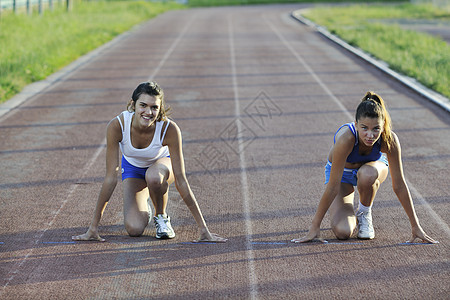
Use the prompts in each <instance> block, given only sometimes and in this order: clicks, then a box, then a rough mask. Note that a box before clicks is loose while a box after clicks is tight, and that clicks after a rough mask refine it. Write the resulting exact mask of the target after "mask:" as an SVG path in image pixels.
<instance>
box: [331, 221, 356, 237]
mask: <svg viewBox="0 0 450 300" xmlns="http://www.w3.org/2000/svg"><path fill="white" fill-rule="evenodd" d="M331 229H332V230H333V233H334V235H335V236H336V237H337V238H338V239H339V240H348V239H349V238H350V237H351V236H352V233H353V230H350V227H349V226H340V225H336V226H333V227H331Z"/></svg>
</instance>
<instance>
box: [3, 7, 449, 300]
mask: <svg viewBox="0 0 450 300" xmlns="http://www.w3.org/2000/svg"><path fill="white" fill-rule="evenodd" d="M302 7H305V5H269V6H245V7H220V8H205V9H189V10H181V11H172V12H168V13H165V14H163V15H160V16H158V17H157V18H155V19H153V20H151V21H149V22H147V23H145V24H142V25H141V26H139V27H137V28H135V29H133V30H132V31H130V32H128V33H127V34H126V35H124V36H122V37H120V38H118V39H117V40H116V41H115V42H113V43H111V44H110V45H109V46H108V47H106V48H104V49H102V51H101V52H100V53H101V55H100V54H99V55H94V56H92V57H91V58H89V59H88V60H86V61H85V62H84V63H83V64H81V65H79V66H77V67H76V68H72V69H70V71H68V72H67V73H66V74H64V76H62V77H61V78H60V79H59V80H58V81H57V82H55V83H54V84H52V85H50V86H48V87H47V88H46V89H45V90H42V91H40V92H39V93H36V94H33V95H32V96H30V97H28V98H27V99H26V101H24V102H23V103H22V104H20V105H19V106H17V107H14V108H13V109H12V110H10V111H9V112H8V113H6V114H4V115H3V116H2V117H1V118H0V139H1V140H2V143H1V144H0V159H1V160H0V161H1V164H2V174H1V177H0V178H1V182H0V208H1V212H0V275H1V276H0V283H1V290H0V297H1V298H2V299H27V298H34V299H72V298H82V299H87V298H95V299H153V298H157V299H227V298H232V299H280V298H283V299H310V298H313V299H316V298H319V299H322V298H333V299H334V298H336V299H347V298H356V297H358V298H373V297H375V298H390V299H392V298H393V299H411V298H433V299H445V298H446V297H447V295H448V293H449V292H450V291H449V287H448V284H443V283H447V282H449V278H450V274H449V270H450V268H449V253H450V252H449V243H448V238H449V237H450V231H449V227H448V224H449V221H450V220H449V215H448V213H446V212H447V211H448V210H449V202H448V199H449V198H450V196H449V193H450V189H449V186H448V183H447V181H446V180H445V178H450V170H449V168H448V167H447V166H448V165H449V164H450V155H449V154H448V153H449V151H448V149H450V120H449V116H448V113H446V112H443V111H441V110H439V109H438V108H436V107H434V106H433V105H430V104H428V102H427V101H426V100H425V99H423V98H421V97H420V96H419V95H417V94H415V93H414V92H412V91H411V90H409V89H408V88H406V87H404V86H403V85H401V84H399V83H397V82H395V81H394V80H393V79H392V78H390V77H387V76H386V75H384V74H383V73H381V72H380V71H378V70H377V69H375V68H373V67H371V66H370V65H368V64H367V63H365V62H363V61H360V60H359V59H358V58H356V57H355V56H353V55H351V54H348V53H347V52H346V51H345V50H342V49H340V48H338V47H337V46H336V45H334V44H333V43H331V42H329V41H327V40H326V39H324V38H323V37H321V36H320V35H318V34H317V33H316V32H314V31H313V30H312V29H310V28H309V27H307V26H304V25H302V24H300V23H299V22H297V21H296V20H294V19H293V18H291V17H290V14H291V12H292V11H294V10H297V9H299V8H302ZM149 79H151V80H156V81H157V82H158V83H159V84H160V85H161V86H162V87H163V89H164V92H165V97H166V102H167V103H168V104H169V105H170V106H171V108H172V112H173V113H172V115H171V117H172V118H173V120H174V121H175V122H176V123H177V124H178V125H179V126H180V128H181V130H182V133H183V148H184V156H185V160H186V170H187V172H188V174H187V175H188V179H189V182H190V184H191V188H192V190H193V191H194V193H195V195H196V198H197V199H198V201H199V204H200V207H201V209H202V212H203V214H204V216H205V219H206V221H207V224H208V225H209V227H210V229H211V231H212V232H217V233H218V234H220V235H222V236H225V237H227V238H228V239H229V240H228V242H227V243H225V244H194V243H192V242H191V241H192V240H193V239H195V238H196V237H197V236H196V235H197V231H196V230H197V229H196V225H195V222H194V220H193V218H192V216H191V215H190V213H189V210H188V209H187V208H186V206H185V204H184V203H183V201H182V199H181V198H180V196H179V195H178V193H177V191H176V189H175V187H174V186H172V187H171V189H170V191H169V197H170V200H169V207H168V211H169V214H170V215H171V218H172V222H173V223H172V225H173V227H174V229H175V231H176V233H177V237H176V238H175V239H173V240H164V241H160V240H157V239H155V238H154V228H152V226H151V225H150V226H149V227H148V229H147V230H146V231H145V233H144V236H142V237H139V238H132V237H128V236H127V235H126V232H125V230H124V227H123V215H122V200H121V197H122V195H121V192H122V191H121V185H120V183H119V184H118V185H117V187H116V190H115V192H114V194H113V197H112V199H111V200H110V203H109V205H108V207H107V209H106V211H105V214H104V216H103V219H102V222H101V227H100V234H101V236H102V237H104V238H105V239H106V242H105V243H96V242H92V243H87V242H85V243H83V242H73V241H71V239H70V238H71V236H72V235H75V234H81V233H83V232H84V231H85V230H86V229H87V228H88V226H89V222H90V221H91V218H92V214H93V209H94V207H95V202H96V199H97V195H98V192H99V190H100V186H101V184H102V180H103V176H104V173H105V170H104V168H105V162H104V161H105V128H106V125H107V123H108V122H109V120H111V119H113V118H114V117H115V116H116V115H118V114H119V113H120V112H121V111H123V110H125V108H126V104H127V101H128V99H129V98H130V96H131V93H132V91H133V89H134V88H135V87H136V86H137V84H138V83H140V82H142V81H146V80H149ZM368 90H374V91H376V92H377V93H379V94H380V95H382V96H383V98H384V99H385V100H386V101H387V105H388V109H389V111H390V114H391V117H392V119H393V124H394V131H395V132H396V133H397V135H398V136H399V138H400V140H401V143H402V150H403V163H404V169H405V176H406V178H407V181H408V184H409V186H410V189H411V192H412V194H413V198H414V203H415V206H416V210H417V214H418V216H419V219H420V221H421V225H422V226H423V227H424V229H425V231H426V232H427V233H428V234H429V235H431V236H432V237H434V238H436V239H438V240H440V243H439V244H437V245H423V244H412V245H411V244H405V243H404V241H406V240H407V239H409V237H410V232H411V229H410V225H409V222H408V219H407V217H406V214H405V213H404V211H403V209H402V207H401V205H400V203H399V202H398V200H397V199H396V196H395V194H394V193H393V191H392V186H391V183H390V182H389V180H387V181H386V182H385V183H384V184H383V185H382V188H381V189H380V191H379V192H378V194H377V196H376V199H375V204H374V208H373V215H374V225H375V230H376V238H375V239H374V240H372V241H361V240H357V239H350V240H348V241H339V240H336V239H335V237H334V235H333V233H332V232H331V230H330V228H329V219H328V217H326V219H325V220H324V222H323V224H322V232H321V234H322V237H323V238H325V239H326V240H328V243H323V244H322V243H315V242H314V243H309V244H293V243H290V240H291V239H293V238H297V237H300V236H303V235H304V234H306V232H307V230H308V229H309V226H310V222H311V220H312V217H313V215H314V213H315V209H316V207H317V204H318V201H319V199H320V196H321V194H322V192H323V189H324V184H323V181H324V175H323V169H324V165H325V162H326V155H327V153H328V151H329V148H330V146H331V143H332V142H333V135H334V132H335V130H336V129H337V128H338V127H339V126H340V125H341V124H343V123H346V122H348V121H351V120H352V118H353V113H354V109H355V108H356V105H357V103H358V101H359V99H360V98H361V97H362V96H363V95H364V93H365V92H366V91H368ZM356 200H357V199H356Z"/></svg>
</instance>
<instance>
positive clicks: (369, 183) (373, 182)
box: [357, 167, 380, 189]
mask: <svg viewBox="0 0 450 300" xmlns="http://www.w3.org/2000/svg"><path fill="white" fill-rule="evenodd" d="M378 175H379V174H378V171H377V169H375V168H372V167H362V168H361V169H360V170H359V171H358V175H357V176H358V187H373V188H376V189H377V188H378V187H379V186H380V181H379V180H378Z"/></svg>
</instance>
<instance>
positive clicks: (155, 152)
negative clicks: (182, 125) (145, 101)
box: [117, 111, 170, 168]
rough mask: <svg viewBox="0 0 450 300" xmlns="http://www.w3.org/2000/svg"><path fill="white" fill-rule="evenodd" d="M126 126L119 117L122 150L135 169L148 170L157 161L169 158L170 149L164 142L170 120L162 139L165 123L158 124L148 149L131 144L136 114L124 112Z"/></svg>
mask: <svg viewBox="0 0 450 300" xmlns="http://www.w3.org/2000/svg"><path fill="white" fill-rule="evenodd" d="M122 115H123V120H124V124H123V125H122V121H121V120H120V116H117V119H118V120H119V123H120V127H121V128H122V140H121V141H120V144H119V146H120V150H121V151H122V154H123V156H124V157H125V159H126V160H127V161H128V162H129V163H130V164H132V165H133V166H135V167H138V168H148V167H150V166H151V165H152V164H153V163H154V162H155V161H156V160H158V159H160V158H162V157H167V156H169V155H170V154H169V147H167V146H163V145H162V141H163V140H164V137H165V136H166V131H167V128H168V127H169V124H170V120H167V126H166V128H165V129H164V133H163V135H162V137H161V129H162V127H163V124H164V122H162V121H161V122H156V123H155V125H156V128H155V133H154V135H153V140H152V142H151V143H150V145H149V146H148V147H147V148H144V149H137V148H134V147H133V145H132V144H131V136H130V132H131V120H132V118H133V115H134V113H130V112H129V111H124V112H122Z"/></svg>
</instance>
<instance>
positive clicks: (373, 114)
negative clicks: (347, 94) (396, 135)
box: [355, 92, 393, 150]
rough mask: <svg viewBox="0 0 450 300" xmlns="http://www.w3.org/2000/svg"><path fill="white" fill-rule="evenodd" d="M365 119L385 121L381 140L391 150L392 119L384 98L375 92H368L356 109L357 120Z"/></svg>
mask: <svg viewBox="0 0 450 300" xmlns="http://www.w3.org/2000/svg"><path fill="white" fill-rule="evenodd" d="M364 117H369V118H382V119H383V121H384V127H383V132H382V133H381V140H382V141H383V142H384V143H385V144H386V146H387V148H388V150H389V149H390V148H391V145H392V142H393V137H392V122H391V117H390V116H389V112H388V111H387V109H386V105H385V104H384V100H383V98H381V97H380V96H379V95H377V94H376V93H374V92H367V93H366V95H365V96H364V97H363V98H362V99H361V103H360V104H359V105H358V108H357V109H356V115H355V120H356V121H358V120H359V119H360V118H364Z"/></svg>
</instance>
